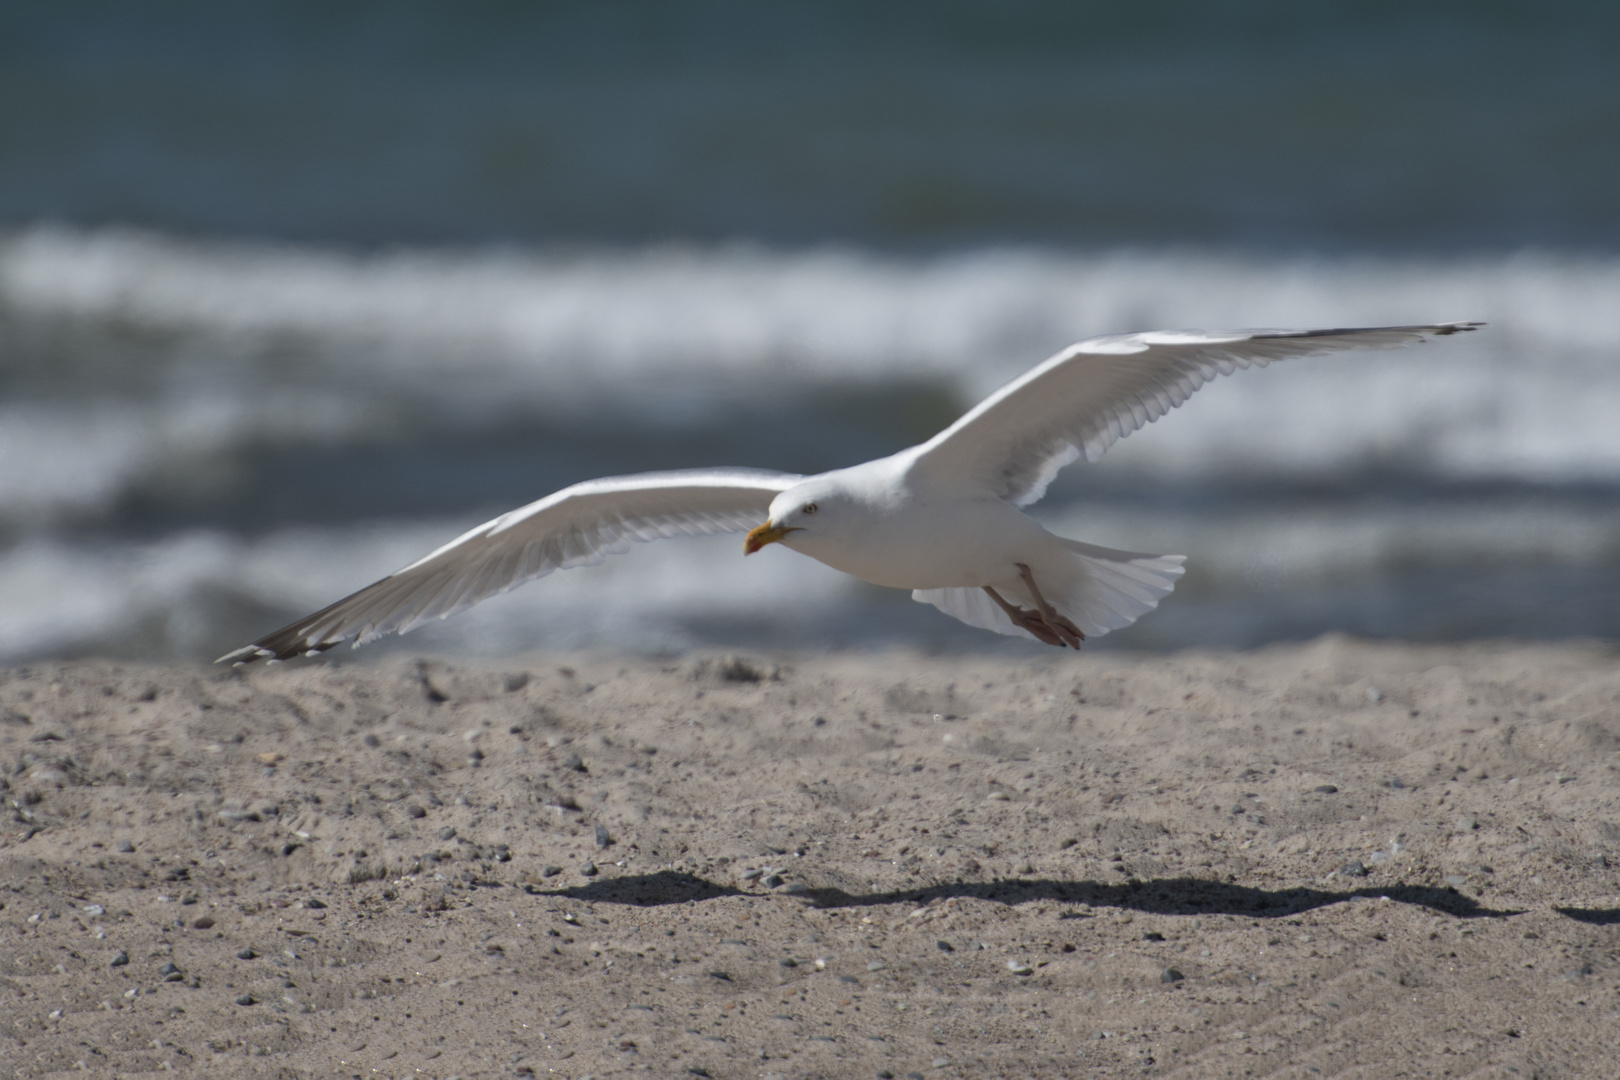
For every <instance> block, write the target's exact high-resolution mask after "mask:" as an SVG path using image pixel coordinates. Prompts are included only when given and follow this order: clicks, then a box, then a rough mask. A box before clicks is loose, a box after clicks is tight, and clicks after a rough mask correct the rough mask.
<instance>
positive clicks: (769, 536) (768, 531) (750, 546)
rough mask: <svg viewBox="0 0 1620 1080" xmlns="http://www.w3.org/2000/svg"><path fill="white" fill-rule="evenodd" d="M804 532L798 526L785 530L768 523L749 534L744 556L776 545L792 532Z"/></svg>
mask: <svg viewBox="0 0 1620 1080" xmlns="http://www.w3.org/2000/svg"><path fill="white" fill-rule="evenodd" d="M802 531H803V530H802V529H799V528H798V527H796V526H789V527H788V528H785V529H784V528H782V527H781V526H779V525H772V524H771V523H770V522H768V521H767V522H766V523H765V524H763V525H761V526H759V527H758V528H756V529H754V530H753V531H752V532H750V533H749V534H748V539H746V540H744V541H743V554H744V555H752V554H753V553H754V552H756V551H758V550H759V549H760V548H762V547H764V546H765V545H766V544H774V543H776V542H777V541H778V540H780V539H782V537H784V536H786V535H787V534H788V533H790V532H802Z"/></svg>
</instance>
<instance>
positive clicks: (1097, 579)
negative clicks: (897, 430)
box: [220, 322, 1483, 663]
mask: <svg viewBox="0 0 1620 1080" xmlns="http://www.w3.org/2000/svg"><path fill="white" fill-rule="evenodd" d="M1480 325H1483V324H1481V323H1466V322H1463V323H1439V324H1436V325H1433V326H1383V327H1370V328H1362V329H1349V330H1232V331H1218V330H1158V331H1152V332H1148V333H1139V334H1111V335H1107V336H1104V337H1095V338H1088V339H1087V340H1085V341H1082V342H1079V343H1078V344H1075V345H1071V346H1069V347H1068V348H1066V349H1064V350H1063V351H1062V352H1060V353H1058V354H1057V355H1056V356H1054V357H1052V358H1051V359H1050V360H1047V361H1046V362H1045V363H1043V364H1041V365H1039V366H1037V367H1035V368H1033V369H1032V370H1030V371H1029V372H1027V373H1025V374H1024V375H1021V376H1019V377H1018V378H1016V379H1014V380H1013V381H1011V382H1009V383H1007V384H1006V385H1005V386H1003V387H1002V388H1001V389H999V390H997V391H996V392H995V393H993V394H991V395H990V396H989V397H987V398H985V399H984V400H983V401H981V402H980V403H979V404H978V405H977V406H975V407H974V408H973V409H972V410H970V411H969V412H968V413H967V415H965V416H963V417H962V418H961V419H960V420H958V421H956V423H954V424H952V425H951V426H950V427H948V428H946V429H945V430H944V431H942V432H940V433H939V434H938V435H935V436H934V437H933V438H932V439H929V440H928V441H927V442H925V443H923V444H921V445H920V446H913V447H911V448H909V449H906V450H902V451H900V452H899V453H898V454H893V455H891V456H889V457H886V458H879V459H878V460H876V461H868V462H865V463H864V464H860V465H853V466H850V467H849V468H846V469H835V470H833V471H832V472H825V473H821V474H819V475H817V476H798V475H794V474H791V473H781V472H769V471H766V470H762V469H741V468H720V469H686V470H680V471H671V472H652V473H641V474H639V475H636V476H614V477H607V478H605V479H601V480H587V481H586V482H584V483H582V484H575V485H574V486H572V487H568V488H564V489H563V490H561V491H559V492H557V493H556V494H554V495H548V496H547V497H546V498H544V499H541V500H540V501H539V502H534V503H530V504H529V505H528V506H524V507H520V508H518V509H516V510H513V511H511V512H510V513H506V514H502V515H501V516H500V517H498V518H496V519H495V520H493V521H488V522H485V523H484V524H482V525H480V526H478V527H477V528H476V529H473V530H472V531H470V532H468V533H466V534H464V535H462V536H459V537H457V538H456V539H454V540H452V541H450V542H449V543H448V544H446V545H444V546H443V547H441V548H439V549H438V550H437V551H435V552H432V553H431V554H429V555H427V556H425V557H424V558H422V559H419V560H418V561H416V562H414V563H412V564H411V565H409V566H407V567H405V568H404V569H403V570H400V571H399V572H398V573H395V574H391V575H389V576H388V577H385V578H383V579H382V580H381V581H378V582H376V583H375V584H373V585H368V586H367V587H366V588H364V589H361V590H360V591H359V592H357V593H354V594H353V595H351V596H347V597H344V598H343V599H342V600H339V601H338V602H337V603H335V604H333V605H331V606H330V607H326V608H322V609H321V610H320V611H317V612H315V613H314V614H313V615H307V616H305V617H304V618H302V619H299V620H298V621H297V622H294V623H291V624H289V625H287V626H284V627H282V628H281V629H280V630H277V631H276V632H275V633H272V634H266V635H265V636H264V637H262V638H260V639H259V640H257V641H255V642H253V643H252V644H251V645H244V646H243V647H242V648H240V649H237V650H235V651H234V652H230V653H227V654H226V655H224V656H222V657H220V661H226V660H229V661H233V662H236V663H251V662H252V661H254V660H259V659H271V660H284V659H287V658H289V657H294V656H300V655H313V654H315V653H319V652H322V651H324V650H326V649H330V648H331V647H332V646H334V645H337V644H338V643H340V642H343V641H347V640H350V639H353V641H354V643H355V645H357V646H358V645H360V644H363V643H364V642H367V641H371V640H373V639H375V638H378V637H381V636H382V635H384V634H391V633H401V634H402V633H404V632H405V631H407V630H410V629H412V628H413V627H416V626H418V625H420V624H422V623H424V622H426V621H427V620H428V619H431V618H440V619H443V618H448V617H449V616H451V615H454V614H456V613H457V612H461V611H465V610H466V609H467V608H470V607H472V606H473V605H474V604H476V603H478V602H479V601H481V600H485V599H487V598H489V597H491V596H495V595H497V594H499V593H503V592H506V591H507V590H508V589H511V588H514V587H515V586H518V585H521V584H523V583H524V582H526V581H529V580H531V579H533V578H537V577H542V576H544V575H546V574H549V573H551V572H552V571H553V570H567V569H571V568H573V567H576V566H586V565H589V564H591V563H596V562H600V561H601V560H602V559H603V558H605V557H606V556H608V555H610V554H615V553H618V552H622V551H625V550H627V549H628V548H629V541H631V540H659V539H663V538H665V537H674V536H687V535H692V534H695V533H719V532H743V531H745V530H746V531H747V532H748V536H747V539H746V540H745V541H744V543H743V554H745V555H752V554H753V553H754V552H756V551H759V550H760V549H761V548H763V547H765V546H767V545H769V544H781V545H782V546H783V547H787V548H791V549H792V550H794V551H797V552H800V553H801V554H804V555H808V556H810V557H811V558H813V559H819V560H820V561H822V562H824V563H826V564H827V565H828V566H831V567H833V568H835V569H837V570H842V571H844V572H845V573H848V574H853V575H855V576H856V577H858V578H861V579H862V580H865V581H869V582H872V583H873V584H875V585H886V586H892V587H894V588H900V589H910V590H912V593H911V596H912V599H914V600H917V601H920V602H922V603H925V604H932V605H934V606H935V607H937V608H939V609H940V610H941V611H943V612H945V614H947V615H950V616H952V617H953V618H957V619H960V620H961V621H962V622H965V623H967V624H968V625H970V626H977V627H982V628H983V629H986V630H992V631H995V632H996V633H999V634H1009V635H1011V636H1014V637H1029V638H1034V639H1035V640H1036V641H1041V642H1045V643H1046V644H1048V645H1056V646H1058V647H1069V648H1075V649H1078V648H1079V647H1080V643H1081V642H1082V641H1084V640H1085V639H1086V638H1087V637H1096V636H1097V635H1099V634H1105V633H1107V632H1108V631H1110V630H1117V629H1119V628H1120V627H1122V626H1128V625H1130V624H1131V623H1133V622H1135V621H1136V620H1137V619H1138V618H1139V617H1140V616H1142V615H1143V614H1145V613H1146V612H1149V611H1151V610H1153V609H1154V608H1155V607H1157V606H1158V603H1159V599H1160V598H1161V597H1163V596H1165V595H1166V594H1168V593H1169V592H1170V590H1171V589H1173V588H1174V587H1175V583H1176V579H1177V578H1178V577H1180V576H1181V574H1182V562H1183V561H1184V557H1183V556H1180V555H1148V554H1143V553H1140V552H1134V551H1117V550H1114V549H1113V548H1105V547H1098V546H1096V545H1094V544H1087V543H1083V542H1081V541H1079V540H1069V539H1067V538H1065V537H1061V536H1056V535H1054V534H1052V533H1050V532H1048V531H1046V529H1044V528H1043V527H1042V526H1041V525H1040V524H1039V523H1038V522H1037V521H1036V520H1035V519H1034V518H1032V517H1030V516H1028V515H1027V514H1025V513H1024V512H1023V507H1026V506H1029V505H1030V504H1031V503H1034V502H1036V501H1037V500H1039V499H1040V497H1041V496H1042V495H1043V494H1045V492H1046V486H1047V485H1048V484H1049V483H1051V481H1052V478H1053V477H1054V476H1056V475H1057V472H1058V470H1059V469H1061V468H1063V466H1065V465H1067V464H1069V463H1070V462H1072V461H1074V460H1075V459H1076V458H1085V459H1086V460H1087V461H1095V460H1097V459H1098V458H1099V457H1101V456H1102V454H1103V452H1104V451H1105V450H1107V449H1108V447H1109V446H1111V445H1113V443H1114V442H1116V441H1117V440H1119V439H1122V438H1124V437H1125V436H1126V435H1129V434H1130V433H1131V432H1133V431H1135V430H1136V429H1137V428H1140V427H1142V426H1143V425H1144V424H1147V423H1149V422H1150V421H1153V420H1157V419H1158V418H1159V417H1161V416H1163V415H1164V414H1165V413H1167V412H1169V411H1170V410H1171V409H1173V408H1175V407H1176V406H1177V405H1180V404H1181V403H1182V402H1183V401H1185V400H1187V398H1188V396H1189V395H1191V394H1192V392H1193V391H1194V390H1197V389H1198V388H1199V387H1200V386H1203V385H1204V384H1205V383H1207V382H1209V381H1210V380H1211V379H1213V378H1215V376H1217V375H1229V374H1231V373H1232V372H1234V371H1236V370H1238V369H1239V368H1248V367H1263V366H1265V365H1266V364H1269V363H1271V362H1272V361H1273V360H1286V359H1290V358H1292V357H1297V356H1310V355H1314V354H1318V353H1330V352H1342V351H1345V350H1348V349H1378V348H1389V347H1392V346H1397V345H1405V344H1409V343H1411V342H1416V341H1424V340H1426V339H1427V338H1430V337H1441V336H1444V335H1448V334H1455V333H1459V332H1461V331H1466V330H1472V329H1474V327H1476V326H1480ZM762 516H763V518H764V521H763V523H760V518H761V517H762Z"/></svg>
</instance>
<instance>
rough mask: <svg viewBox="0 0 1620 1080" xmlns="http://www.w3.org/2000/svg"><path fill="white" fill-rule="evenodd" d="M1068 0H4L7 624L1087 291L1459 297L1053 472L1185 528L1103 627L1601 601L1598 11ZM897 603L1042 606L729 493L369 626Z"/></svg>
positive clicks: (624, 465) (1614, 266)
mask: <svg viewBox="0 0 1620 1080" xmlns="http://www.w3.org/2000/svg"><path fill="white" fill-rule="evenodd" d="M1079 8H1080V6H1079V5H1068V4H1057V3H1050V4H1046V3H1033V2H1032V3H1025V4H1017V5H1011V6H1010V7H1008V6H995V7H992V6H986V5H970V4H949V3H947V4H941V5H934V6H931V7H929V8H928V9H927V14H926V17H924V15H923V9H922V8H920V7H917V6H913V5H908V4H895V5H884V6H881V7H873V6H870V5H839V4H824V5H815V6H808V5H797V4H784V5H781V6H775V5H773V6H771V8H770V9H769V10H758V9H756V8H755V7H754V6H746V5H734V4H718V3H715V4H709V3H685V4H670V5H655V4H651V3H648V4H624V5H578V6H571V5H535V6H533V7H525V6H519V5H507V4H466V5H454V6H452V5H436V4H427V3H406V2H397V3H390V4H386V5H382V4H378V5H368V4H342V3H321V4H315V3H308V4H300V3H283V4H250V3H226V2H221V3H210V4H201V3H197V4H189V3H179V2H176V3H167V4H154V5H141V6H137V5H123V4H113V3H87V2H76V0H64V2H62V3H60V4H51V5H17V6H8V7H6V8H4V9H0V660H3V661H17V660H24V659H30V658H36V657H45V656H62V655H77V654H86V653H95V654H103V655H108V654H111V655H122V656H142V657H165V656H187V657H205V658H211V657H213V656H216V655H218V654H220V653H222V652H225V651H226V650H227V649H229V648H234V647H235V646H237V645H239V644H241V643H243V642H244V641H246V640H248V639H249V638H251V637H253V636H256V635H257V634H259V633H262V632H264V631H267V630H269V629H273V628H274V627H276V626H278V625H280V624H281V623H282V622H284V621H286V620H288V619H290V618H292V617H294V616H296V615H298V614H301V613H303V612H304V611H307V610H310V609H313V608H315V607H318V606H321V605H323V604H325V603H327V602H330V601H331V600H333V599H336V598H337V597H338V596H341V595H343V594H345V593H346V592H348V591H351V590H352V589H355V588H358V587H360V586H362V585H365V584H367V583H369V582H370V581H372V580H374V579H375V578H377V577H380V576H382V575H383V574H386V573H388V572H390V571H391V570H393V569H396V568H398V567H399V566H401V565H403V564H405V563H408V562H410V561H412V560H414V559H415V558H417V557H418V556H420V555H421V554H423V553H425V552H426V551H427V550H429V549H431V548H432V547H434V546H436V545H437V544H439V543H441V542H443V541H444V540H445V539H448V538H449V537H451V536H453V535H455V534H457V533H458V532H460V531H462V530H463V529H465V528H467V527H469V526H470V525H471V524H474V523H476V522H477V521H480V520H483V519H485V518H487V517H489V516H492V515H493V514H495V513H498V512H500V511H503V510H506V509H510V508H512V507H514V506H517V505H520V504H522V503H525V502H528V501H531V500H533V499H535V498H538V497H540V496H542V495H545V494H547V493H549V492H551V491H553V490H555V489H557V488H559V487H562V486H564V485H566V484H568V483H571V482H574V481H576V480H580V479H585V478H589V477H593V476H600V475H607V474H612V473H623V472H635V471H642V470H646V469H653V468H679V467H687V466H697V465H714V464H737V465H752V466H760V467H770V468H781V469H788V470H792V471H799V472H809V471H815V470H820V469H825V468H830V467H835V466H839V465H844V464H849V463H852V462H856V461H861V460H865V459H867V458H870V457H873V456H877V455H880V454H884V453H887V452H890V451H893V450H895V449H898V448H900V447H902V446H905V445H908V444H910V443H913V442H916V441H920V440H921V439H924V438H927V437H928V436H929V435H931V434H933V432H934V431H936V430H938V429H939V428H940V427H942V426H944V425H945V424H947V423H949V422H950V420H952V419H954V417H955V416H956V415H957V414H958V413H959V412H960V411H961V410H963V409H965V408H966V407H968V406H969V405H971V404H972V403H973V402H974V401H975V400H977V398H978V397H979V396H981V395H982V394H984V393H986V392H988V391H989V390H991V389H993V388H994V387H995V386H996V385H998V384H999V383H1000V382H1002V381H1004V380H1005V379H1007V378H1010V377H1012V376H1013V375H1016V374H1018V373H1019V372H1021V371H1023V370H1024V369H1026V368H1027V367H1029V366H1032V365H1033V364H1034V363H1036V362H1038V361H1039V360H1041V359H1043V358H1044V357H1046V356H1047V355H1048V354H1050V353H1051V352H1053V351H1055V350H1056V349H1057V348H1059V347H1061V346H1063V345H1065V344H1067V343H1068V342H1070V341H1072V340H1075V339H1077V338H1080V337H1084V336H1088V335H1091V334H1099V333H1109V332H1117V331H1126V330H1138V329H1152V328H1174V327H1241V326H1354V325H1377V324H1389V323H1405V322H1430V321H1436V320H1449V319H1483V320H1487V321H1488V322H1489V323H1490V324H1491V325H1490V326H1489V327H1488V328H1487V329H1485V330H1482V331H1481V332H1479V333H1477V334H1473V335H1469V336H1467V337H1462V338H1453V339H1448V340H1445V341H1438V342H1434V343H1431V344H1428V345H1425V346H1422V347H1418V348H1412V349H1408V350H1404V351H1399V352H1392V353H1387V354H1367V355H1356V356H1348V357H1334V358H1326V359H1318V360H1307V361H1299V362H1293V363H1290V364H1285V365H1281V366H1278V367H1273V368H1270V369H1267V370H1265V371H1261V372H1249V373H1243V374H1240V375H1238V376H1237V377H1235V378H1232V379H1228V380H1224V381H1222V382H1220V383H1218V384H1216V385H1214V386H1212V387H1210V388H1208V389H1206V390H1204V391H1201V392H1200V393H1199V395H1198V396H1197V397H1195V398H1194V399H1193V401H1191V402H1190V403H1189V404H1188V405H1187V406H1186V407H1184V408H1182V409H1181V410H1178V411H1177V412H1176V413H1174V414H1173V415H1171V416H1169V417H1167V418H1166V419H1165V420H1163V421H1161V422H1159V423H1157V424H1154V425H1151V426H1150V427H1149V428H1147V429H1145V430H1143V431H1141V432H1139V433H1137V434H1135V435H1133V436H1132V437H1131V438H1129V439H1127V440H1126V441H1125V442H1124V443H1121V444H1120V445H1118V446H1116V447H1115V448H1114V450H1113V451H1111V452H1110V454H1109V456H1108V458H1107V459H1105V460H1104V461H1103V462H1102V463H1100V464H1097V465H1089V466H1086V465H1082V466H1076V467H1071V468H1070V469H1069V470H1068V471H1067V472H1066V473H1065V474H1064V476H1063V477H1062V478H1061V479H1060V481H1059V482H1058V483H1057V484H1056V485H1054V487H1053V488H1052V490H1051V492H1050V494H1049V495H1048V498H1047V499H1046V501H1045V502H1043V503H1042V504H1040V506H1039V507H1038V508H1037V513H1038V515H1039V516H1041V517H1042V518H1043V519H1044V520H1046V521H1048V523H1049V524H1050V525H1051V527H1053V528H1054V529H1055V530H1056V531H1059V532H1062V533H1064V534H1065V535H1070V536H1074V537H1077V538H1081V539H1085V540H1090V541H1093V542H1097V543H1103V544H1108V545H1113V546H1119V547H1128V548H1132V549H1136V550H1145V551H1156V552H1166V553H1178V554H1185V555H1187V556H1188V557H1189V572H1188V574H1187V576H1186V578H1184V579H1183V582H1182V584H1181V585H1180V587H1178V589H1177V590H1176V592H1175V593H1174V594H1173V595H1172V596H1171V597H1170V598H1169V600H1168V601H1167V602H1166V603H1165V604H1164V605H1163V606H1162V607H1161V609H1160V611H1159V612H1156V613H1154V614H1151V615H1149V616H1147V617H1146V618H1145V619H1143V620H1142V621H1141V622H1140V623H1139V624H1137V625H1136V626H1134V627H1132V628H1130V629H1129V630H1127V631H1124V632H1122V633H1119V634H1117V635H1114V636H1113V637H1111V638H1109V639H1107V640H1106V642H1105V643H1099V645H1100V646H1102V645H1106V646H1108V647H1114V646H1131V647H1137V648H1151V649H1165V648H1177V647H1184V646H1194V645H1210V646H1252V645H1259V644H1263V643H1266V642H1269V641H1276V640H1284V639H1298V638H1304V637H1310V636H1314V635H1316V634H1320V633H1323V632H1327V631H1346V632H1349V633H1354V634H1365V635H1371V636H1383V637H1402V638H1422V639H1437V638H1438V639H1457V638H1472V637H1495V636H1509V637H1537V638H1559V637H1569V636H1599V637H1608V638H1615V637H1620V498H1617V496H1620V203H1617V200H1615V199H1614V191H1615V190H1617V189H1620V68H1617V66H1616V65H1615V64H1614V63H1613V56H1614V55H1616V54H1615V52H1614V51H1613V48H1612V46H1614V45H1615V44H1616V28H1617V26H1620V16H1617V15H1616V14H1615V11H1616V10H1620V9H1613V8H1611V7H1609V6H1600V5H1595V4H1581V3H1550V4H1540V5H1516V4H1507V3H1483V2H1481V3H1470V4H1441V3H1431V4H1414V5H1388V6H1387V7H1386V6H1384V5H1350V4H1344V5H1312V6H1309V8H1310V10H1308V11H1307V10H1305V8H1304V7H1301V6H1298V5H1283V4H1260V3H1255V4H1237V5H1230V6H1229V9H1228V10H1227V11H1226V12H1225V14H1224V15H1223V16H1222V18H1220V19H1219V20H1216V19H1214V18H1213V17H1212V16H1210V14H1209V10H1210V9H1209V8H1208V6H1206V5H1201V4H1192V3H1185V4H1171V3H1165V4H1129V5H1127V4H1100V5H1088V6H1086V7H1085V9H1084V10H1083V11H1080V10H1079ZM1375 9H1376V10H1375ZM888 643H905V644H913V645H917V646H919V647H923V648H930V649H1010V650H1022V649H1026V648H1027V649H1031V650H1033V649H1036V648H1037V647H1036V646H1033V645H1030V646H1027V647H1026V646H1023V645H1021V644H1019V643H1015V642H1008V641H1007V640H1005V639H1000V638H997V637H994V636H992V635H989V634H985V633H982V632H980V631H975V630H971V629H969V628H966V627H963V626H960V625H958V624H956V623H954V622H953V621H951V620H949V619H946V618H945V617H943V616H941V615H939V614H938V613H937V612H935V611H934V610H933V609H932V608H926V607H923V606H922V605H917V604H914V603H912V602H911V601H910V600H909V598H908V597H907V596H906V595H905V594H904V593H900V592H893V591H887V590H880V589H876V588H872V587H868V586H865V585H862V584H861V583H859V582H854V581H852V580H850V579H847V578H844V577H842V576H841V575H838V574H836V573H833V572H832V571H829V570H826V569H825V568H822V567H820V566H819V564H815V563H813V562H811V561H809V560H806V559H803V558H799V557H797V556H794V555H792V554H791V553H788V552H786V551H779V550H771V551H767V552H764V553H762V554H761V555H759V556H757V557H754V558H750V559H747V560H746V561H745V560H744V559H743V558H742V556H741V540H740V538H737V537H724V538H715V539H711V540H692V541H681V542H665V543H660V544H655V545H648V546H638V547H637V548H636V549H635V550H634V551H633V552H632V553H631V554H630V555H628V556H621V557H615V558H613V559H610V560H609V561H608V562H607V563H606V564H604V565H601V566H597V567H593V568H588V569H584V570H579V571H572V572H567V573H560V574H556V575H553V576H552V577H549V578H547V579H545V580H543V581H541V582H539V583H537V584H534V585H531V586H528V587H526V588H524V589H521V590H519V591H517V592H515V593H513V594H510V595H509V596H506V597H503V598H501V599H499V600H496V601H493V602H491V603H489V604H486V605H485V606H483V607H482V608H480V609H478V610H476V611H474V612H472V613H470V614H469V615H466V616H462V617H460V618H458V619H455V620H452V621H450V622H447V623H444V624H442V625H438V626H434V627H431V628H426V629H423V630H421V631H418V632H417V633H415V634H413V635H411V636H410V637H408V638H406V639H405V640H404V641H403V642H402V643H401V644H399V645H395V646H388V645H381V644H379V645H376V646H370V647H368V648H367V650H365V651H364V652H362V654H361V655H362V656H364V655H381V654H383V653H384V652H385V651H387V650H388V649H390V648H401V647H402V648H406V649H412V650H434V651H460V652H469V653H476V654H481V655H501V654H504V653H509V652H514V651H518V650H522V649H527V648H531V647H536V646H544V647H553V648H569V647H593V646H611V647H618V648H626V649H632V650H636V651H678V650H681V649H684V648H689V647H692V646H694V645H703V644H716V645H727V646H730V645H737V646H749V645H752V646H772V645H781V646H796V647H806V648H821V647H865V646H869V645H882V644H888Z"/></svg>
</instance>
